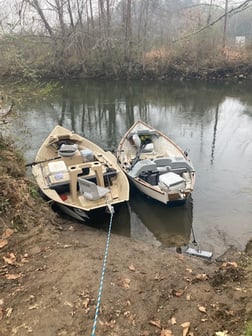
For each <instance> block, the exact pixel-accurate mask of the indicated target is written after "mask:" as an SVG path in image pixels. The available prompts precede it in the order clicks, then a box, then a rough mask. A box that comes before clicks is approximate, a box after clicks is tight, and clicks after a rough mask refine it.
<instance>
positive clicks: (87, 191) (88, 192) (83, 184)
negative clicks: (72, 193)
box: [78, 177, 110, 201]
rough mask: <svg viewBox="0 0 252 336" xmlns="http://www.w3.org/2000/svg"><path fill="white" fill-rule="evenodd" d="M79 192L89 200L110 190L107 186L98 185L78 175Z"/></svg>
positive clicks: (98, 197)
mask: <svg viewBox="0 0 252 336" xmlns="http://www.w3.org/2000/svg"><path fill="white" fill-rule="evenodd" d="M78 183H79V188H80V192H81V193H82V194H83V196H84V197H86V198H87V199H88V200H90V201H96V200H98V199H100V198H102V197H104V196H106V194H107V193H109V192H110V189H109V188H104V187H101V186H98V185H97V184H95V183H94V182H91V181H88V180H86V179H84V178H81V177H78Z"/></svg>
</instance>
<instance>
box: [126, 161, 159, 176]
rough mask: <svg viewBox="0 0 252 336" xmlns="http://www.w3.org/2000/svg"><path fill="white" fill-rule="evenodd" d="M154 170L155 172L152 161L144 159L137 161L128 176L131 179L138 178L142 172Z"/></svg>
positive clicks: (154, 165) (155, 167) (155, 168)
mask: <svg viewBox="0 0 252 336" xmlns="http://www.w3.org/2000/svg"><path fill="white" fill-rule="evenodd" d="M155 170H157V165H156V164H155V163H154V162H153V161H151V160H148V159H146V160H140V161H138V162H137V163H136V164H135V165H134V167H133V168H132V170H130V171H129V173H128V174H129V175H130V176H131V177H138V176H139V175H140V174H141V173H142V172H145V171H155Z"/></svg>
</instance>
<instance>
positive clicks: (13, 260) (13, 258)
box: [3, 252, 16, 265]
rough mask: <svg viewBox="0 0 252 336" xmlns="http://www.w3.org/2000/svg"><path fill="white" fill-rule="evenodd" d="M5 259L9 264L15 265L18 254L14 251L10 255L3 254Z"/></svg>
mask: <svg viewBox="0 0 252 336" xmlns="http://www.w3.org/2000/svg"><path fill="white" fill-rule="evenodd" d="M3 260H4V262H5V263H6V264H8V265H15V263H16V256H15V254H14V253H13V252H11V253H9V254H8V256H3Z"/></svg>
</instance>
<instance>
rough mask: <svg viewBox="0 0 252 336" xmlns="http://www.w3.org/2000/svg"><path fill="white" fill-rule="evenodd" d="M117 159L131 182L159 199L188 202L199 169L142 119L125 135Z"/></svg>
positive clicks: (165, 201) (150, 195)
mask: <svg viewBox="0 0 252 336" xmlns="http://www.w3.org/2000/svg"><path fill="white" fill-rule="evenodd" d="M117 159H118V162H119V164H120V166H121V167H122V169H123V170H124V172H125V173H126V174H127V176H128V178H129V180H130V182H131V183H132V184H133V185H134V186H135V187H136V188H137V189H139V190H140V191H141V192H142V193H144V194H145V195H147V196H149V197H151V198H153V199H155V200H157V201H160V202H162V203H165V204H168V203H171V202H173V203H174V202H176V203H177V202H179V203H184V202H185V201H186V199H187V198H188V197H189V196H190V194H191V193H192V191H193V188H194V184H195V171H194V168H193V165H192V163H191V161H190V160H189V158H188V155H187V154H186V153H185V152H183V150H182V149H181V148H180V147H179V146H178V145H176V144H175V143H174V142H173V141H172V140H171V139H169V138H168V137H167V136H166V135H164V134H162V133H161V132H160V131H157V130H155V129H154V128H152V127H151V126H149V125H147V124H146V123H144V122H143V121H141V120H139V121H136V122H135V123H134V125H133V126H132V127H131V128H130V129H129V130H128V131H127V132H126V134H125V135H124V137H123V138H122V140H121V142H120V144H119V146H118V149H117Z"/></svg>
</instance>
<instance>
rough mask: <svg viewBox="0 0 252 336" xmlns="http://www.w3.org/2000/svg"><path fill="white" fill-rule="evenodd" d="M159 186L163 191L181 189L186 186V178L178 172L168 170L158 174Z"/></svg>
mask: <svg viewBox="0 0 252 336" xmlns="http://www.w3.org/2000/svg"><path fill="white" fill-rule="evenodd" d="M159 186H160V188H161V189H163V190H165V191H169V190H181V189H184V188H185V187H186V180H185V179H183V177H181V176H179V175H178V174H175V173H172V172H169V173H165V174H162V175H160V176H159Z"/></svg>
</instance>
